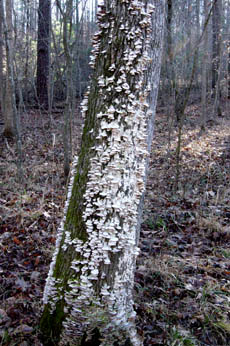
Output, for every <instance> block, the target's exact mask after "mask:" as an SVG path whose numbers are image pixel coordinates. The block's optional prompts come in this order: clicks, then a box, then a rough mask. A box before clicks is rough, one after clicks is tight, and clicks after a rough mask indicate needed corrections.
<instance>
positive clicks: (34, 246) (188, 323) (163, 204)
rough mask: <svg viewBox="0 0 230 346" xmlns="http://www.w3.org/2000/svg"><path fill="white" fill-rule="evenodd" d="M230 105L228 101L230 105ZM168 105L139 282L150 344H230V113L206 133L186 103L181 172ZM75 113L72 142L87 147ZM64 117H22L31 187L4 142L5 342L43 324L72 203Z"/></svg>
mask: <svg viewBox="0 0 230 346" xmlns="http://www.w3.org/2000/svg"><path fill="white" fill-rule="evenodd" d="M225 106H226V109H230V104H226V105H225ZM167 111H168V109H161V110H158V113H157V117H156V129H155V138H154V141H153V148H152V155H151V163H150V172H149V180H148V186H147V195H146V203H145V210H144V221H143V225H142V231H141V239H140V247H141V254H140V256H139V258H138V263H137V270H136V284H135V308H136V311H137V325H138V332H139V333H140V334H141V335H142V336H143V338H144V345H146V346H147V345H169V346H180V345H185V346H190V345H202V346H206V345H210V346H215V345H216V346H220V345H224V346H227V345H230V204H229V202H230V114H229V113H228V112H227V111H226V112H225V113H224V116H223V117H222V118H218V119H217V120H216V121H215V122H213V121H209V122H208V124H207V129H206V131H205V132H204V133H203V134H200V128H199V125H198V124H199V117H200V108H199V106H198V105H193V106H190V107H188V108H187V110H186V115H187V120H186V123H185V126H184V130H183V141H182V152H181V154H182V155H181V170H180V180H179V184H178V189H176V188H175V185H176V184H175V177H176V160H175V151H176V138H177V132H176V127H175V126H174V124H171V125H169V123H170V121H168V115H167V114H166V113H167ZM80 124H81V120H78V118H77V116H76V120H75V124H74V138H75V141H74V145H75V148H77V147H78V146H79V143H80V132H81V125H80ZM62 127H63V126H62V115H61V113H55V114H53V121H50V118H49V116H48V115H46V114H39V112H35V111H31V112H30V113H28V114H25V115H23V117H22V128H23V130H22V133H23V136H22V139H23V152H24V162H23V169H24V177H25V184H24V186H22V185H19V184H18V183H17V179H16V177H17V169H16V156H15V144H14V143H13V142H12V141H6V140H5V139H3V138H1V139H0V190H1V195H0V345H4V346H5V345H6V346H8V345H10V346H13V345H21V346H29V345H31V346H32V345H33V346H39V345H41V343H40V342H39V339H38V327H37V326H38V321H39V316H40V313H41V299H42V291H43V287H44V283H45V278H46V276H47V271H48V267H49V263H50V259H51V253H52V250H53V247H54V244H55V235H56V229H57V227H58V225H59V222H60V220H61V217H62V210H63V205H64V199H65V179H64V175H63V149H62V148H63V144H62V135H61V132H62Z"/></svg>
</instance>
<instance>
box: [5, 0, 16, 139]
mask: <svg viewBox="0 0 230 346" xmlns="http://www.w3.org/2000/svg"><path fill="white" fill-rule="evenodd" d="M3 15H4V13H3ZM4 30H5V35H4V36H5V42H6V41H7V42H6V44H7V45H8V54H7V56H6V59H7V67H6V83H5V90H4V91H5V92H4V106H3V111H4V130H3V135H4V136H6V137H13V136H15V133H16V129H15V124H14V114H13V94H14V89H13V83H14V81H13V80H11V77H12V76H11V74H10V71H9V66H10V64H9V61H8V60H9V59H10V56H12V49H13V44H12V41H13V23H12V1H11V0H6V1H5V25H4ZM11 63H12V61H11Z"/></svg>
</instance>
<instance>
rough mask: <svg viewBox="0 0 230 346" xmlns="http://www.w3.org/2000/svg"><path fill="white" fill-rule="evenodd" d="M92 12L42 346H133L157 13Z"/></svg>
mask: <svg viewBox="0 0 230 346" xmlns="http://www.w3.org/2000/svg"><path fill="white" fill-rule="evenodd" d="M152 5H154V6H152ZM100 8H101V10H100V12H99V14H98V18H99V32H98V33H97V34H96V35H95V37H94V55H93V57H92V60H91V64H92V66H93V68H94V73H93V77H92V82H91V86H90V88H89V91H88V93H87V95H86V97H85V99H84V101H83V104H82V110H83V113H84V115H85V117H86V120H85V126H84V130H83V136H82V145H81V151H80V154H79V158H78V162H77V163H76V162H74V164H73V172H72V178H71V182H70V188H69V191H68V197H67V202H66V207H65V216H64V220H63V222H62V224H61V227H60V228H59V231H58V238H57V243H56V250H55V253H54V256H53V261H52V263H51V266H50V271H49V275H48V279H47V283H46V287H45V291H44V304H45V307H44V312H43V315H42V319H41V322H40V328H41V332H42V335H43V337H42V340H43V344H44V345H57V344H58V343H59V341H60V339H61V342H60V344H62V345H67V344H69V345H111V346H112V345H113V344H114V342H119V345H122V344H124V343H125V342H126V344H128V343H129V344H130V345H141V344H142V342H141V341H140V340H139V337H138V335H137V333H136V328H135V323H134V320H135V312H134V310H133V297H132V289H133V284H134V270H135V260H136V256H137V254H138V247H137V242H138V238H139V229H140V220H141V211H142V207H143V193H144V187H145V180H146V171H147V168H146V167H147V161H148V160H147V157H148V152H149V150H150V146H151V141H152V130H153V117H154V113H155V106H156V99H157V91H158V82H159V74H160V60H161V52H162V41H163V26H164V25H163V24H164V8H165V4H164V0H152V1H148V0H142V1H139V2H136V1H135V0H129V1H123V0H113V1H111V0H105V1H104V4H103V5H101V7H100ZM151 19H152V20H151ZM151 26H153V30H152V32H151ZM150 89H152V92H151V93H149V91H150ZM149 105H150V107H151V111H150V110H149ZM99 339H101V340H99ZM128 340H129V341H128Z"/></svg>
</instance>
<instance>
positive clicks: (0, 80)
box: [0, 0, 5, 115]
mask: <svg viewBox="0 0 230 346" xmlns="http://www.w3.org/2000/svg"><path fill="white" fill-rule="evenodd" d="M3 42H4V38H3V0H0V85H1V88H0V112H2V114H3V115H4V109H3V104H4V103H3V99H4V84H5V83H4V80H3V64H2V61H3Z"/></svg>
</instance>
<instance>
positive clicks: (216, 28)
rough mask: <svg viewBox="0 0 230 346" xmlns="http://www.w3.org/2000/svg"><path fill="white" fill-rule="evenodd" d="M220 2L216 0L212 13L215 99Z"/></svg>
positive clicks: (218, 54) (218, 60)
mask: <svg viewBox="0 0 230 346" xmlns="http://www.w3.org/2000/svg"><path fill="white" fill-rule="evenodd" d="M220 23H221V0H216V1H215V2H214V5H213V13H212V35H213V36H212V96H213V98H215V95H216V85H217V80H218V71H219V65H220V39H221V38H220V27H221V24H220Z"/></svg>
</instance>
